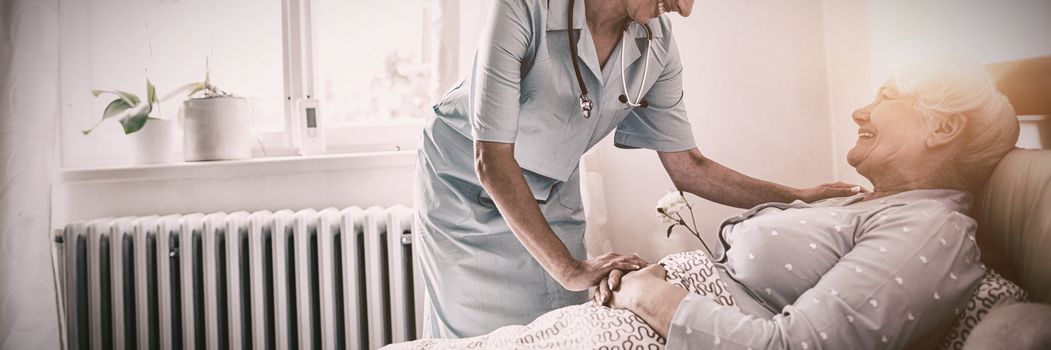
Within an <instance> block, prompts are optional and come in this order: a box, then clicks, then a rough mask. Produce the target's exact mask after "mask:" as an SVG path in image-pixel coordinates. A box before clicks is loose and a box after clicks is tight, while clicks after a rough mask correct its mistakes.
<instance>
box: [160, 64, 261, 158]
mask: <svg viewBox="0 0 1051 350" xmlns="http://www.w3.org/2000/svg"><path fill="white" fill-rule="evenodd" d="M206 66H207V65H206ZM185 91H189V93H188V94H187V97H189V99H187V100H186V101H183V104H182V110H181V112H180V115H181V117H182V126H183V159H185V160H186V161H188V162H192V161H206V160H229V159H246V158H251V157H252V133H251V115H252V106H251V104H250V103H249V101H248V99H245V98H243V97H238V96H234V95H232V94H230V93H227V92H225V91H222V90H220V89H219V88H218V87H216V86H215V85H213V84H212V82H211V72H210V69H207V68H206V70H205V75H204V81H203V82H194V83H190V84H186V85H183V86H182V87H180V88H178V89H175V91H172V93H171V94H169V95H172V94H179V93H182V92H185Z"/></svg>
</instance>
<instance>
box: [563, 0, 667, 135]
mask: <svg viewBox="0 0 1051 350" xmlns="http://www.w3.org/2000/svg"><path fill="white" fill-rule="evenodd" d="M574 5H576V0H569V11H567V12H568V13H569V16H568V17H569V19H568V21H567V22H568V23H569V27H570V28H569V29H567V30H566V33H567V35H568V37H569V52H570V54H572V58H571V60H572V61H573V73H576V76H577V85H578V86H580V111H581V112H582V113H583V114H584V119H587V118H591V109H592V108H594V107H595V105H594V103H593V102H592V101H591V96H590V95H588V86H587V84H585V83H584V76H583V75H581V74H580V63H579V62H577V61H578V56H577V45H576V41H575V40H573V30H572V27H573V8H574ZM630 25H631V23H628V26H630ZM639 25H641V26H642V28H644V29H645V30H646V65H645V68H644V70H643V73H642V83H640V84H639V93H638V94H636V95H635V99H631V98H630V97H629V96H630V95H629V94H628V80H627V79H628V77H627V76H628V74H627V71H626V69H625V67H624V51H626V50H624V47H625V45H628V26H625V27H624V34H623V37H622V38H621V40H620V83H621V86H622V87H623V88H624V94H622V95H620V102H621V103H624V104H626V105H628V106H629V107H632V108H635V107H642V108H646V107H649V106H650V103H649V101H646V100H645V99H643V98H642V88H643V86H645V83H646V79H648V78H649V74H650V43H651V42H653V31H652V30H651V29H650V26H648V25H644V24H639Z"/></svg>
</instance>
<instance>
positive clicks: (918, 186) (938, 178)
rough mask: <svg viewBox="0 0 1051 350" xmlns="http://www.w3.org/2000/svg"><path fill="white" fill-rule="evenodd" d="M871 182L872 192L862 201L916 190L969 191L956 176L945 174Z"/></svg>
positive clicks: (898, 177) (896, 177)
mask: <svg viewBox="0 0 1051 350" xmlns="http://www.w3.org/2000/svg"><path fill="white" fill-rule="evenodd" d="M871 180H872V185H873V188H872V192H870V193H869V194H867V195H865V197H864V199H862V201H870V200H874V199H880V198H883V197H888V196H893V195H896V194H898V193H902V192H908V191H914V190H936V189H943V190H960V191H967V187H966V186H965V185H964V184H963V183H962V182H959V181H956V180H957V179H956V178H955V176H951V175H944V174H927V175H921V176H916V177H904V176H888V177H886V178H875V179H871Z"/></svg>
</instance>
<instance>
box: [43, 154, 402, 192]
mask: <svg viewBox="0 0 1051 350" xmlns="http://www.w3.org/2000/svg"><path fill="white" fill-rule="evenodd" d="M415 157H416V151H415V150H409V151H391V152H369V153H344V154H326V155H317V156H284V157H266V158H252V159H245V160H226V161H210V162H178V163H171V164H157V165H134V166H108V167H92V168H71V169H64V170H62V172H61V173H60V176H59V180H60V181H61V182H62V183H66V184H73V183H90V182H127V181H154V180H175V179H200V178H230V177H241V176H263V175H282V174H297V173H307V172H324V171H344V170H355V169H376V168H408V167H412V166H413V164H414V162H415Z"/></svg>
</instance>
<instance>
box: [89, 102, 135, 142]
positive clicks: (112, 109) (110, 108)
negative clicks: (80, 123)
mask: <svg viewBox="0 0 1051 350" xmlns="http://www.w3.org/2000/svg"><path fill="white" fill-rule="evenodd" d="M128 109H131V106H129V105H128V103H127V102H125V101H124V100H123V99H119V98H118V99H116V100H113V101H112V102H110V103H109V105H106V110H104V111H103V112H102V119H100V120H99V122H98V123H95V125H94V126H92V127H91V129H87V130H81V131H80V132H81V133H82V134H84V135H87V134H90V133H91V132H92V131H94V130H95V128H98V127H99V125H101V124H102V122H104V121H106V119H109V118H113V117H116V116H118V115H120V114H121V113H124V112H125V111H127V110H128Z"/></svg>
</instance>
